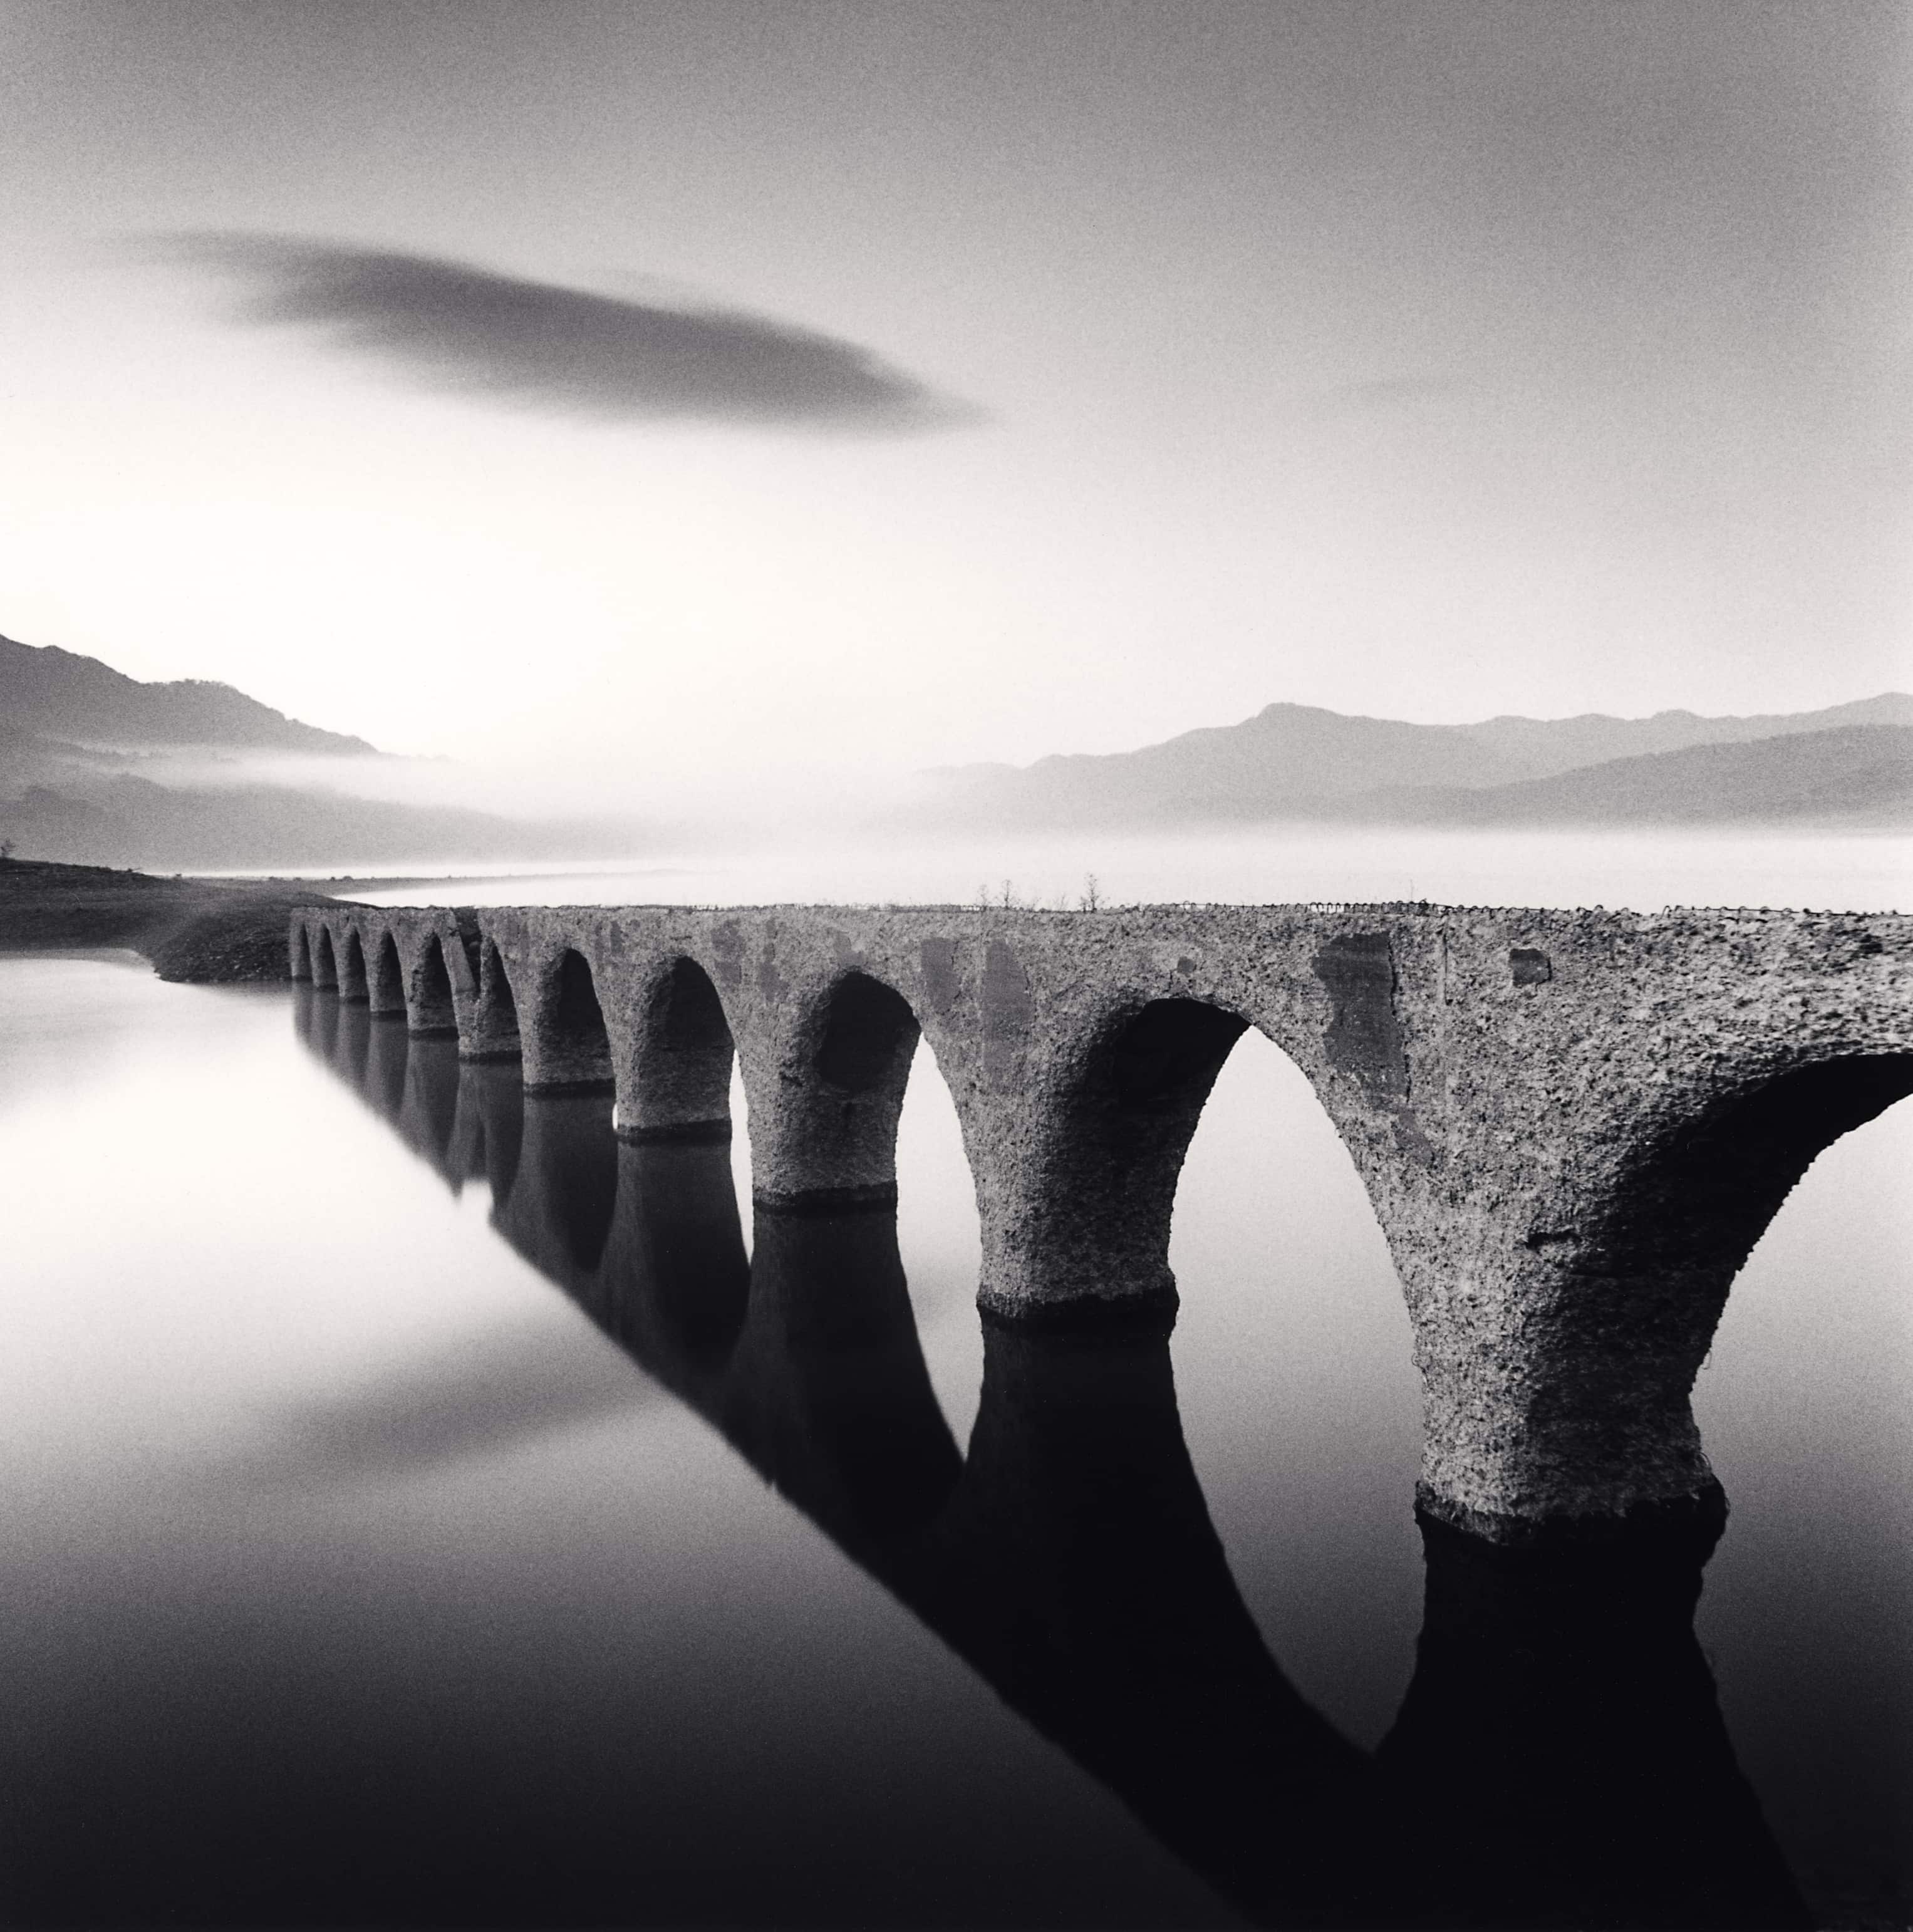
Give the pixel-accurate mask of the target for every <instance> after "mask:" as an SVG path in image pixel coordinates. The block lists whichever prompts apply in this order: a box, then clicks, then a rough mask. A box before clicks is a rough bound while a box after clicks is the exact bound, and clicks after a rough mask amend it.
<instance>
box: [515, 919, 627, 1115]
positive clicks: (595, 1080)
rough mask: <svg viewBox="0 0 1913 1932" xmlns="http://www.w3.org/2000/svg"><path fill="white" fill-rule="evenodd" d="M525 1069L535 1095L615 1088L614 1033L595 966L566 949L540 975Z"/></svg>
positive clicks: (577, 952) (575, 950)
mask: <svg viewBox="0 0 1913 1932" xmlns="http://www.w3.org/2000/svg"><path fill="white" fill-rule="evenodd" d="M537 988H538V993H537V1000H536V1004H535V1007H534V1009H533V1011H532V1036H531V1039H530V1040H529V1043H528V1047H529V1051H528V1052H527V1055H526V1067H525V1085H526V1090H527V1091H531V1092H540V1091H542V1092H546V1093H550V1092H554V1091H556V1092H570V1093H574V1094H589V1093H602V1094H609V1093H611V1092H612V1091H614V1086H615V1079H614V1070H613V1064H612V1058H611V1035H610V1028H608V1027H607V1025H606V1023H605V1018H604V1007H603V1006H602V1004H601V1003H600V1001H599V999H598V982H597V977H596V975H595V974H594V973H593V972H592V965H591V962H590V961H589V959H586V956H585V955H584V954H583V953H582V952H581V951H580V950H579V949H578V948H577V947H575V946H568V947H565V948H564V949H563V950H562V951H560V952H559V953H557V954H556V956H555V957H554V958H553V959H551V960H550V962H549V964H547V965H546V966H545V968H544V970H543V971H542V972H541V973H540V974H538V980H537Z"/></svg>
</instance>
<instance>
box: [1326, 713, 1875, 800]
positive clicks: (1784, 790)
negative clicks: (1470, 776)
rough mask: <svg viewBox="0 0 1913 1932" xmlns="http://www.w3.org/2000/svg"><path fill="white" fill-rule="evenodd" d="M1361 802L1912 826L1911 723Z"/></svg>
mask: <svg viewBox="0 0 1913 1932" xmlns="http://www.w3.org/2000/svg"><path fill="white" fill-rule="evenodd" d="M1850 708H1852V707H1843V709H1850ZM1361 807H1362V811H1363V815H1365V816H1370V817H1375V818H1378V819H1381V820H1393V821H1395V822H1401V821H1404V820H1406V821H1409V822H1412V823H1420V824H1430V825H1456V826H1459V825H1498V826H1552V825H1569V824H1584V825H1585V824H1610V825H1613V824H1634V825H1650V824H1659V825H1699V824H1722V823H1735V824H1744V825H1750V824H1765V825H1784V824H1790V823H1814V824H1822V825H1827V826H1841V825H1854V826H1887V825H1908V824H1913V727H1909V726H1907V725H1904V724H1849V725H1845V726H1842V727H1837V728H1835V729H1834V730H1827V731H1800V732H1794V733H1789V734H1788V735H1786V736H1777V737H1771V738H1757V739H1753V740H1751V741H1750V742H1742V743H1726V744H1708V745H1685V746H1684V747H1682V748H1681V749H1680V750H1679V751H1657V752H1654V753H1651V754H1649V755H1648V756H1647V757H1639V758H1613V759H1609V760H1607V761H1606V763H1602V764H1597V765H1586V766H1582V767H1581V768H1580V769H1579V770H1576V771H1569V772H1559V773H1557V774H1555V775H1553V776H1552V777H1549V778H1527V779H1524V780H1522V781H1521V782H1520V783H1519V784H1503V785H1486V786H1483V787H1478V788H1476V789H1473V790H1467V789H1462V788H1459V787H1456V788H1452V789H1447V790H1443V789H1439V788H1436V787H1398V788H1395V789H1393V790H1386V791H1378V792H1372V793H1367V794H1366V795H1365V796H1364V797H1363V799H1362V801H1361Z"/></svg>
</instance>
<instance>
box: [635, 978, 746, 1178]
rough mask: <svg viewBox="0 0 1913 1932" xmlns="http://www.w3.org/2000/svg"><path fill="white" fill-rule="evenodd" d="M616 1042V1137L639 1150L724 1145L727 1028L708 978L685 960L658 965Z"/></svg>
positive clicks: (730, 1056)
mask: <svg viewBox="0 0 1913 1932" xmlns="http://www.w3.org/2000/svg"><path fill="white" fill-rule="evenodd" d="M625 1012H626V1013H628V1015H629V1016H630V1018H629V1020H628V1025H627V1026H626V1028H625V1029H624V1030H623V1031H622V1036H621V1037H614V1038H613V1057H614V1061H615V1064H616V1084H617V1092H618V1110H617V1120H616V1127H617V1130H618V1135H619V1139H622V1140H625V1141H628V1142H631V1144H633V1145H637V1146H667V1145H682V1146H722V1145H727V1144H728V1143H729V1142H730V1137H731V1119H730V1079H731V1070H732V1068H733V1065H734V1064H735V1063H736V1057H737V1056H736V1048H735V1046H733V1043H732V1040H731V1034H730V1022H729V1021H728V1020H727V1019H726V1018H725V1017H724V1006H723V1003H722V1002H721V1001H720V1000H719V999H718V991H717V989H716V987H715V986H713V985H712V983H711V977H710V975H709V974H708V973H707V972H706V971H705V970H704V968H703V967H702V966H701V965H699V964H698V962H697V961H696V960H694V959H691V958H690V957H689V956H688V955H683V954H680V955H679V956H676V957H675V958H672V959H668V960H661V961H660V962H658V963H657V964H656V965H655V966H654V968H652V971H650V972H649V974H647V975H646V976H644V977H643V978H642V979H641V980H640V982H639V984H638V986H637V988H636V989H635V991H634V993H633V995H632V996H631V998H629V999H628V1001H626V1002H625Z"/></svg>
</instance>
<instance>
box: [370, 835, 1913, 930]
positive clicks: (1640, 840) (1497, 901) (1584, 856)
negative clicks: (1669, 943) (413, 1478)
mask: <svg viewBox="0 0 1913 1932" xmlns="http://www.w3.org/2000/svg"><path fill="white" fill-rule="evenodd" d="M348 887H349V890H350V891H351V893H352V896H353V897H355V898H365V899H369V900H371V901H373V902H374V903H376V904H385V905H422V904H442V905H449V904H493V905H592V904H598V905H619V904H629V905H638V904H647V905H774V904H845V905H886V904H898V905H921V904H934V905H960V906H964V907H970V908H973V909H975V910H976V913H977V916H979V918H987V917H988V913H989V911H990V910H991V908H993V907H999V906H1001V905H1003V904H1006V903H1008V904H1012V905H1018V906H1035V907H1047V908H1051V909H1069V910H1073V909H1076V908H1078V907H1081V906H1083V905H1084V904H1086V903H1094V904H1098V905H1101V906H1104V907H1116V906H1122V905H1127V904H1151V903H1162V902H1192V903H1207V904H1307V903H1311V902H1321V901H1342V902H1346V901H1356V902H1364V903H1366V902H1384V901H1403V900H1407V901H1416V900H1427V901H1431V902H1433V903H1435V904H1450V905H1513V906H1521V905H1528V906H1537V907H1543V906H1561V907H1573V906H1595V905H1601V906H1606V907H1627V908H1630V909H1633V910H1637V911H1642V912H1655V911H1658V910H1660V909H1661V908H1662V907H1664V906H1669V905H1704V906H1775V907H1800V908H1805V909H1810V910H1817V911H1852V912H1864V911H1885V910H1898V909H1900V908H1906V909H1909V910H1913V836H1909V835H1877V836H1873V837H1861V836H1853V835H1849V836H1833V837H1829V836H1825V835H1815V836H1802V835H1798V834H1791V833H1785V832H1759V833H1755V832H1636V831H1625V830H1606V831H1597V832H1572V833H1561V832H1499V831H1482V830H1469V831H1461V832H1451V831H1435V830H1411V831H1408V832H1399V831H1392V830H1378V829H1372V828H1356V827H1326V826H1306V827H1296V826H1258V827H1254V828H1237V829H1234V830H1230V831H1225V832H1203V833H1201V834H1192V833H1151V834H1145V835H1138V834H1135V833H1126V832H1102V833H1100V834H1095V835H1063V836H1057V835H1049V834H1043V833H1032V834H1028V835H1021V836H1018V835H1004V834H990V833H979V834H977V835H973V836H970V837H968V838H958V837H952V838H948V839H945V840H938V841H925V840H922V839H919V838H913V837H910V836H907V835H890V836H888V837H868V836H866V837H864V838H856V839H852V838H845V839H841V840H834V841H820V840H817V839H815V838H808V837H806V836H803V835H799V833H797V832H795V831H794V830H787V832H784V834H782V835H767V836H766V838H763V840H761V841H758V842H757V843H756V844H753V845H751V846H748V847H742V846H740V847H735V848H733V849H730V850H712V849H710V848H703V849H698V848H695V847H688V846H687V847H679V848H677V849H676V850H671V851H669V852H667V853H663V854H661V855H660V856H659V857H658V859H656V860H655V862H647V863H646V864H644V865H617V864H610V863H603V862H599V863H590V862H575V863H572V864H569V865H564V866H562V867H524V868H516V867H513V866H511V865H502V864H501V865H496V866H490V867H487V868H482V869H480V868H466V869H461V870H460V871H457V872H455V873H454V872H452V871H449V870H445V869H439V870H434V869H433V868H429V867H426V866H420V867H417V868H412V869H411V870H410V871H407V872H406V873H405V874H403V875H400V874H389V875H388V876H387V877H384V878H382V879H379V878H370V877H363V876H361V877H356V878H352V879H349V880H347V881H346V883H345V885H343V886H335V887H334V889H347V888H348Z"/></svg>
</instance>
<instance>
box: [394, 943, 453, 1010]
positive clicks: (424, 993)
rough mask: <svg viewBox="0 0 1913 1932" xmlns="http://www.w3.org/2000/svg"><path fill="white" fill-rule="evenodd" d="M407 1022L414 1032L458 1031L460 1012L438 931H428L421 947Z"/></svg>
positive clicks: (409, 1001)
mask: <svg viewBox="0 0 1913 1932" xmlns="http://www.w3.org/2000/svg"><path fill="white" fill-rule="evenodd" d="M406 1015H407V1024H408V1025H409V1026H410V1028H411V1029H412V1031H413V1032H414V1033H415V1034H427V1035H429V1034H455V1033H456V1032H457V1031H458V1014H457V1007H456V1006H455V1004H454V1001H453V998H452V992H451V974H450V972H449V971H448V970H447V969H446V966H445V948H444V947H443V946H442V944H440V943H439V936H438V935H437V934H436V932H428V933H427V935H425V943H424V946H423V947H421V948H420V949H419V953H418V966H417V968H416V969H415V971H414V972H413V974H412V989H411V997H410V998H409V1000H407V1001H406Z"/></svg>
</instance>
